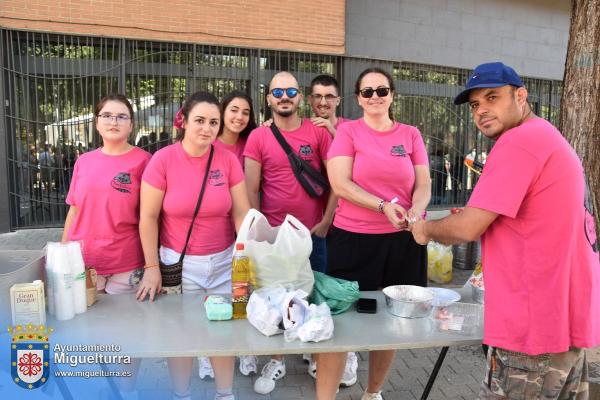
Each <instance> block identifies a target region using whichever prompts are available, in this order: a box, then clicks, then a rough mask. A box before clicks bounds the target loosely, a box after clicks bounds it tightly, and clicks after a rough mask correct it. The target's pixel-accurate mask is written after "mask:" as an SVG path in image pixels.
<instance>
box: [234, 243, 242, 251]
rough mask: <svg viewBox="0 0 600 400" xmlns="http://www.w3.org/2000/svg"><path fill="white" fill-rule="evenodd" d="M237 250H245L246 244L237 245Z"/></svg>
mask: <svg viewBox="0 0 600 400" xmlns="http://www.w3.org/2000/svg"><path fill="white" fill-rule="evenodd" d="M235 249H236V250H244V243H236V244H235Z"/></svg>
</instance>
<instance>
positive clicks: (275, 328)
mask: <svg viewBox="0 0 600 400" xmlns="http://www.w3.org/2000/svg"><path fill="white" fill-rule="evenodd" d="M286 294H287V291H286V290H285V289H284V288H283V287H275V288H263V289H258V290H255V291H254V292H252V294H251V295H250V299H248V305H247V306H246V318H247V319H248V322H250V324H251V325H252V326H253V327H255V328H256V329H258V331H259V332H260V333H262V334H263V335H265V336H273V335H277V334H279V333H282V332H283V329H281V328H280V326H281V322H282V319H283V318H282V316H281V311H280V310H279V307H278V304H280V303H281V302H282V300H283V298H284V297H285V295H286Z"/></svg>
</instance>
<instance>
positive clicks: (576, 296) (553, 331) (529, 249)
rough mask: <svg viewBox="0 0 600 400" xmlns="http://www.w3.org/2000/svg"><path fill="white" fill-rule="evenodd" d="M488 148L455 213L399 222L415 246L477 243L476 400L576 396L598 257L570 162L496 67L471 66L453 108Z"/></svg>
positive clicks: (511, 75) (517, 86) (595, 326)
mask: <svg viewBox="0 0 600 400" xmlns="http://www.w3.org/2000/svg"><path fill="white" fill-rule="evenodd" d="M467 102H468V103H469V106H470V108H471V112H472V115H473V121H474V122H475V125H476V126H477V128H478V129H479V130H480V131H481V132H482V133H483V134H484V135H485V136H486V137H488V138H490V139H491V140H494V141H495V144H494V147H493V148H492V150H491V152H490V154H489V155H488V156H487V157H486V163H485V168H484V169H483V172H482V174H481V176H480V178H479V180H478V181H477V184H476V186H475V188H474V190H473V193H472V195H471V197H470V198H469V202H468V203H467V206H466V207H465V208H464V210H463V211H462V212H460V213H458V214H455V215H451V216H449V217H447V218H443V219H440V220H437V221H427V222H424V221H417V222H416V223H415V224H414V225H412V226H411V229H412V233H413V235H414V237H415V240H416V241H417V242H419V243H421V244H426V243H427V242H428V241H429V240H436V241H438V242H441V243H445V244H458V243H464V242H471V241H475V240H477V239H478V238H479V237H481V243H482V263H483V277H484V284H485V294H484V296H485V303H484V307H485V322H484V332H483V343H485V344H486V345H488V346H489V347H488V354H487V366H486V372H485V376H484V379H483V382H482V385H481V389H480V391H479V397H478V398H479V399H490V400H491V399H508V398H510V399H515V398H526V399H540V398H542V399H578V400H583V399H588V398H589V395H590V394H589V384H588V373H587V363H586V356H585V350H584V348H591V347H596V346H598V345H599V344H600V261H599V253H598V240H597V237H596V227H595V225H594V216H593V208H592V201H591V196H590V192H589V190H588V188H587V186H586V180H585V176H584V171H583V167H582V165H581V161H580V160H579V157H578V156H577V154H576V153H575V151H574V150H573V148H572V147H571V146H570V145H569V143H568V142H567V141H566V140H565V138H564V137H563V136H562V135H561V133H560V132H559V131H558V130H557V129H556V128H555V127H554V126H552V125H551V124H550V123H549V122H548V121H546V120H544V119H542V118H539V117H537V116H536V115H534V114H533V112H532V110H531V107H530V106H529V104H528V102H527V89H526V88H525V87H524V85H523V82H522V81H521V78H520V77H519V76H518V75H517V73H516V72H515V70H514V69H512V68H511V67H509V66H507V65H504V64H503V63H500V62H494V63H486V64H482V65H480V66H478V67H477V68H475V70H474V72H473V74H471V76H470V78H469V80H468V81H467V84H466V87H465V90H464V91H463V92H461V93H460V94H459V95H458V96H457V97H456V99H455V100H454V103H455V104H463V103H467Z"/></svg>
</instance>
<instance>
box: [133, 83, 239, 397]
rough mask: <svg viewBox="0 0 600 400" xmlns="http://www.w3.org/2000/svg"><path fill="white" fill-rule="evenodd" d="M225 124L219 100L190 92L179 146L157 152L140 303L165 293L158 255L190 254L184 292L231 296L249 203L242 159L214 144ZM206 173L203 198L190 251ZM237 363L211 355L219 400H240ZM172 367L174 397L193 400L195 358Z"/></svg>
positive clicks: (144, 231) (145, 213) (145, 193)
mask: <svg viewBox="0 0 600 400" xmlns="http://www.w3.org/2000/svg"><path fill="white" fill-rule="evenodd" d="M220 121H221V111H220V104H219V102H218V100H217V99H216V97H215V96H213V95H212V94H210V93H206V92H197V93H194V94H192V95H190V96H189V97H188V98H187V99H186V100H185V102H184V104H183V107H182V109H181V118H180V121H179V122H177V124H178V126H177V128H178V129H177V142H176V143H174V144H172V145H169V146H167V147H165V148H163V149H161V150H159V151H157V152H156V153H155V154H154V157H152V160H151V161H150V163H149V164H148V167H147V168H146V171H145V172H144V176H143V178H142V189H141V193H142V194H141V210H140V236H141V238H142V246H143V248H144V257H145V260H146V264H145V266H144V277H143V279H142V282H141V284H140V288H139V290H138V293H137V297H138V299H139V300H144V299H145V298H146V296H148V297H149V298H150V301H153V300H154V297H155V296H156V295H157V294H158V292H159V291H160V290H161V285H162V278H161V274H160V270H159V253H160V260H161V261H162V262H163V263H164V264H166V265H170V264H173V263H175V262H177V261H179V258H180V256H181V254H182V252H184V251H185V257H184V258H183V274H182V275H183V277H182V290H183V292H185V293H196V294H198V295H210V294H223V293H230V292H231V258H232V255H233V243H234V241H235V230H236V229H239V227H240V225H241V223H242V220H243V218H244V216H245V215H246V213H247V212H248V209H249V208H250V206H249V203H248V198H247V195H246V185H245V183H244V173H243V171H242V167H241V165H240V163H239V161H238V160H237V158H236V157H235V155H233V154H232V153H231V152H229V151H225V150H223V149H220V148H215V146H213V143H214V141H215V139H216V137H217V134H218V132H219V126H220ZM211 155H212V161H211V164H210V166H209V165H208V162H209V160H210V159H211ZM207 169H208V170H209V171H208V179H207V180H206V186H205V191H204V197H203V198H202V203H201V205H200V210H199V212H198V215H197V217H196V219H195V220H194V222H193V230H192V234H191V237H190V238H189V242H188V244H187V247H186V248H185V249H184V246H185V244H186V236H187V233H188V230H189V228H190V224H191V223H192V219H193V216H194V210H195V208H196V203H197V201H198V195H199V193H200V190H201V187H202V181H203V177H204V175H205V173H206V172H207ZM232 219H233V222H234V224H235V227H234V224H232V223H231V222H232ZM159 226H160V238H159ZM159 240H160V249H159V248H158V246H157V243H158V242H159ZM234 362H235V359H234V357H211V363H212V365H213V367H214V370H215V371H214V372H215V385H216V395H215V399H219V400H225V399H227V400H231V399H233V398H234V397H233V394H232V383H233V367H234ZM168 365H169V372H170V375H171V380H172V382H173V387H174V398H175V399H191V391H190V382H191V374H192V366H193V358H192V357H179V358H169V359H168Z"/></svg>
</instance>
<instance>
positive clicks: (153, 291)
mask: <svg viewBox="0 0 600 400" xmlns="http://www.w3.org/2000/svg"><path fill="white" fill-rule="evenodd" d="M160 289H162V276H161V275H160V269H159V267H158V266H156V267H150V268H146V269H144V277H143V278H142V281H141V282H140V287H139V288H138V291H137V293H136V295H135V298H136V299H137V300H139V301H144V300H146V295H147V296H148V298H149V299H150V301H154V297H155V296H158V293H160Z"/></svg>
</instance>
